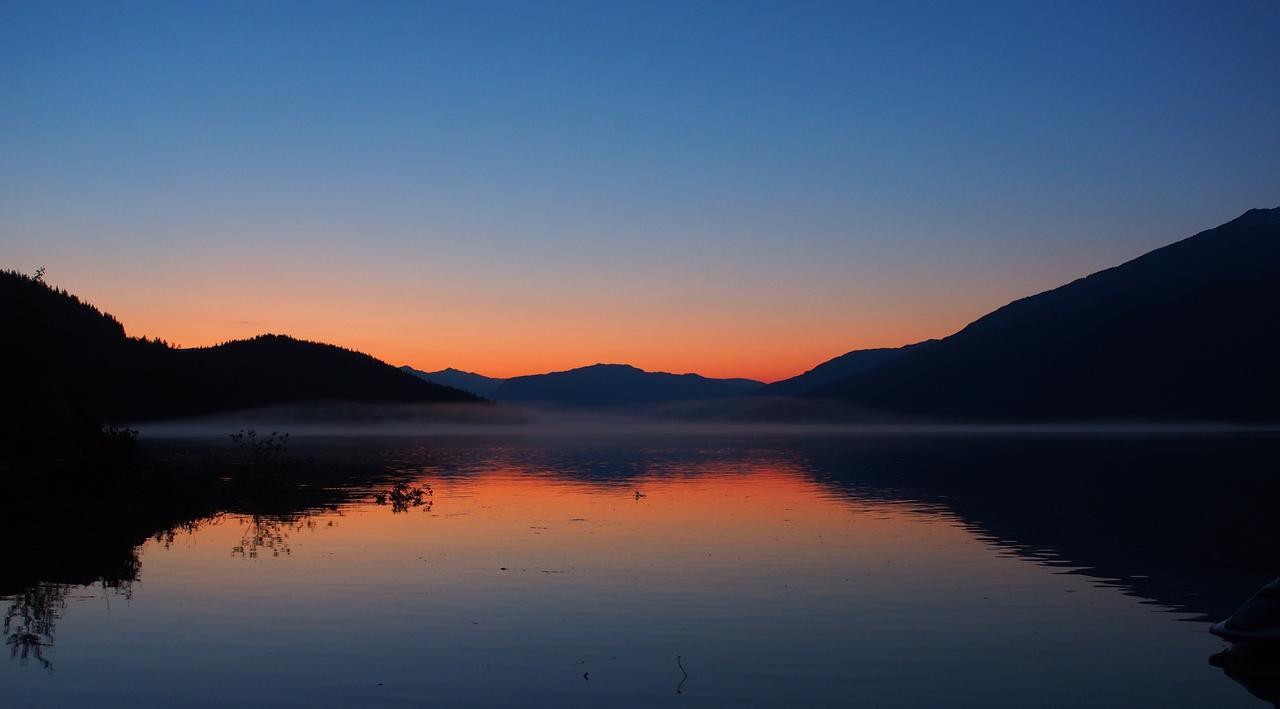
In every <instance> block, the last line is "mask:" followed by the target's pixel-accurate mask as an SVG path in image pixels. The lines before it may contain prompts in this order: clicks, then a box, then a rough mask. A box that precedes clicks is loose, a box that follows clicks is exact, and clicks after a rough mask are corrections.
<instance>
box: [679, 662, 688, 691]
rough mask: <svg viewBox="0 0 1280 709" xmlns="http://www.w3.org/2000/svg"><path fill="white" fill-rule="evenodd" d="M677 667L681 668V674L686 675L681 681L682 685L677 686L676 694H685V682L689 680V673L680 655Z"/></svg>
mask: <svg viewBox="0 0 1280 709" xmlns="http://www.w3.org/2000/svg"><path fill="white" fill-rule="evenodd" d="M676 667H679V668H680V673H681V674H683V675H684V677H682V678H681V679H680V684H677V685H676V694H683V693H684V683H685V681H687V680H688V679H689V673H688V672H686V671H685V669H684V663H682V662H680V656H679V655H676Z"/></svg>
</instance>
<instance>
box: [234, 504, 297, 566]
mask: <svg viewBox="0 0 1280 709" xmlns="http://www.w3.org/2000/svg"><path fill="white" fill-rule="evenodd" d="M240 524H241V526H243V527H244V531H243V532H242V533H241V535H240V543H239V544H237V545H236V546H234V547H232V548H231V555H232V556H239V557H242V558H246V559H256V558H258V556H259V555H261V554H263V553H266V552H270V554H271V556H280V555H281V554H283V555H285V556H289V555H290V554H291V553H293V552H292V549H291V548H290V547H289V535H290V534H292V533H294V532H301V531H302V530H304V529H306V530H314V529H315V528H316V521H315V519H314V518H313V517H312V516H311V515H309V514H301V515H289V516H285V517H273V516H266V515H251V516H249V517H241V518H240Z"/></svg>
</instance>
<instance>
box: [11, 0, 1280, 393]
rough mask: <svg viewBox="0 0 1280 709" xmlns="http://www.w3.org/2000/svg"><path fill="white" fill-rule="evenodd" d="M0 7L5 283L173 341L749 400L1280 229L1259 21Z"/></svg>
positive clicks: (421, 7)
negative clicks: (707, 389) (1209, 236)
mask: <svg viewBox="0 0 1280 709" xmlns="http://www.w3.org/2000/svg"><path fill="white" fill-rule="evenodd" d="M0 7H2V8H3V9H2V10H0V156H3V157H2V158H0V261H3V262H4V263H3V265H5V266H9V267H17V268H20V269H23V270H31V269H33V268H34V267H35V266H36V265H39V264H44V265H46V266H48V267H49V273H50V277H51V279H52V280H54V281H55V282H57V283H58V284H59V285H63V286H66V287H68V288H70V289H72V290H73V291H76V292H80V293H83V294H85V295H86V296H88V297H90V298H92V299H94V300H95V302H101V304H102V305H103V306H104V307H106V308H107V309H108V310H111V311H112V312H115V313H116V314H117V315H119V316H120V317H121V318H122V320H124V322H125V323H126V326H128V327H129V328H130V330H131V331H134V332H137V333H138V334H148V335H159V336H164V337H167V338H169V339H176V340H178V341H180V342H183V343H184V344H193V345H194V344H205V343H207V342H209V341H217V340H221V339H227V338H229V337H235V336H242V335H245V334H252V333H251V332H250V330H253V329H254V328H268V329H272V330H275V331H287V332H296V333H298V334H302V335H304V336H312V337H315V338H317V339H327V340H331V341H338V342H340V343H341V344H347V345H349V346H355V347H359V348H361V349H366V350H369V351H371V352H373V353H374V354H377V355H380V356H384V357H386V358H388V359H396V360H412V361H410V363H412V364H415V365H418V366H422V367H424V368H434V367H436V366H445V365H453V366H459V367H468V368H471V369H481V370H484V369H488V370H490V371H492V372H493V373H505V374H511V373H517V372H521V371H536V370H538V369H543V368H548V367H553V366H561V367H563V366H573V365H576V364H582V363H588V362H589V361H596V360H600V359H627V360H638V361H635V363H636V364H638V365H641V366H645V365H649V366H651V367H660V368H671V369H680V370H682V371H683V370H694V371H710V372H713V373H718V374H743V375H749V376H752V375H754V376H761V377H766V378H768V377H772V376H782V375H784V374H785V373H787V372H789V371H790V370H792V369H796V368H797V367H799V368H800V369H803V368H806V367H807V366H811V365H812V364H813V363H816V361H818V360H820V359H824V358H826V357H829V356H832V355H835V354H838V353H839V352H842V351H845V350H847V349H851V348H853V347H857V346H874V345H886V344H901V343H902V342H905V341H908V340H911V339H919V338H921V337H927V336H938V335H945V334H948V333H949V332H951V331H954V330H955V329H957V328H958V327H959V326H962V325H963V324H964V323H965V322H967V321H968V320H971V319H972V318H974V317H977V316H978V315H981V314H982V313H983V312H985V311H986V310H989V309H991V308H992V307H996V306H998V305H1000V304H1002V303H1004V302H1007V301H1008V300H1010V299H1012V298H1016V297H1018V296H1021V295H1025V294H1026V293H1028V292H1033V291H1037V290H1043V289H1046V288H1049V287H1052V286H1055V285H1058V284H1060V283H1061V282H1063V281H1065V280H1070V279H1071V278H1074V277H1076V276H1079V275H1083V274H1084V273H1087V272H1089V271H1091V270H1096V269H1097V268H1100V267H1105V266H1108V265H1112V264H1113V263H1115V262H1117V261H1120V260H1124V259H1127V258H1130V257H1132V256H1136V255H1138V254H1140V253H1142V252H1143V251H1145V250H1148V249H1150V248H1153V247H1155V246H1159V245H1162V244H1164V243H1168V242H1169V241H1172V240H1175V239H1178V238H1181V237H1184V236H1189V235H1190V234H1192V233H1194V232H1196V231H1198V230H1201V229H1204V228H1208V227H1211V226H1214V225H1216V224H1218V223H1220V222H1223V221H1226V220H1228V219H1230V218H1233V217H1235V216H1237V215H1238V214H1239V213H1240V212H1242V211H1244V210H1245V209H1247V208H1250V207H1258V206H1277V205H1280V130H1278V129H1277V126H1280V42H1277V41H1276V37H1277V36H1278V34H1277V32H1278V30H1280V4H1278V3H1274V2H1241V3H1208V2H1206V3H1176V2H1160V3H1134V4H1131V3H1048V2H1012V3H983V4H978V3H974V4H972V5H970V6H967V7H964V6H961V4H959V3H866V4H860V3H851V2H846V3H820V4H807V3H736V2H735V3H691V2H680V3H657V2H645V3H631V4H624V3H567V2H555V3H532V2H530V3H510V4H507V3H475V2H469V3H456V4H453V3H406V4H395V3H314V2H309V3H297V4H290V3H276V2H272V3H261V2H259V3H244V4H237V3H229V2H228V3H222V2H220V3H173V2H169V3H154V4H128V3H122V4H120V6H115V4H110V3H92V4H90V3H86V4H64V3H55V2H50V3H16V2H6V3H4V4H3V5H0ZM374 311H376V312H374ZM243 323H253V325H245V324H243ZM344 323H345V324H344ZM623 324H625V326H623ZM769 332H773V333H775V336H774V337H772V338H770V337H768V336H767V335H765V334H764V333H769ZM504 334H505V336H504ZM655 339H656V340H665V341H666V345H665V346H661V347H659V346H656V345H654V344H653V341H654V340H655ZM735 358H736V359H735ZM815 358H816V359H815ZM801 364H804V365H805V366H800V365H801ZM735 367H736V368H735Z"/></svg>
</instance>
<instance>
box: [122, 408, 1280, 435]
mask: <svg viewBox="0 0 1280 709" xmlns="http://www.w3.org/2000/svg"><path fill="white" fill-rule="evenodd" d="M709 405H714V406H716V407H720V408H719V409H718V410H716V411H711V412H708V411H707V409H706V408H705V407H707V406H709ZM724 406H725V404H724V402H723V401H717V402H710V403H698V402H686V403H684V404H677V405H668V406H665V407H638V406H637V407H612V408H600V409H587V408H581V407H552V406H538V405H512V404H491V405H487V406H484V407H477V406H475V405H470V404H467V405H460V404H373V403H368V404H365V403H361V404H354V403H338V404H323V403H322V404H296V405H289V406H274V407H268V408H262V409H254V410H249V411H240V412H231V413H226V414H217V415H211V416H202V417H193V418H187V419H175V420H166V421H151V422H143V423H140V424H135V425H134V426H135V428H137V429H138V430H139V431H140V432H141V433H142V434H143V435H144V436H145V437H147V438H158V439H163V438H216V437H218V436H223V435H227V434H229V433H234V432H235V431H237V430H241V429H249V428H254V429H262V430H273V431H281V432H289V433H290V434H291V435H294V436H299V437H325V436H339V437H342V436H359V437H382V436H433V435H434V436H449V435H480V436H494V435H507V436H539V437H540V436H553V437H564V436H571V437H572V436H624V437H625V436H646V435H657V436H668V437H682V436H687V437H700V436H734V435H741V436H805V435H811V436H885V435H920V434H963V435H992V434H1019V433H1020V434H1027V435H1036V434H1054V433H1059V434H1126V433H1128V434H1134V433H1147V434H1157V433H1169V434H1176V433H1224V434H1225V433H1248V432H1259V433H1262V432H1280V424H1274V423H1238V422H1215V421H1205V422H1174V423H1169V422H1159V421H1154V422H1153V421H1141V420H1134V421H1126V420H1107V421H1078V422H1073V421H1061V422H1046V423H941V422H938V421H936V420H926V419H910V418H905V417H900V418H897V419H893V420H889V421H885V420H884V417H883V416H881V417H879V418H877V419H870V420H851V421H840V420H836V421H822V420H817V421H811V420H805V419H794V418H792V419H787V418H779V417H773V418H768V417H757V418H745V419H744V418H742V417H732V416H724V415H716V414H723V413H724V411H725V409H724ZM731 406H732V404H731ZM864 418H865V417H864Z"/></svg>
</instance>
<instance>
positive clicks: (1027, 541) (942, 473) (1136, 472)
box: [805, 435, 1280, 619]
mask: <svg viewBox="0 0 1280 709" xmlns="http://www.w3.org/2000/svg"><path fill="white" fill-rule="evenodd" d="M805 452H806V454H807V455H808V456H809V464H808V465H809V468H810V474H811V475H812V476H813V477H814V478H815V479H817V480H819V481H821V482H822V483H823V484H825V485H828V486H830V487H831V488H832V489H834V490H839V491H841V492H842V493H843V494H846V495H849V496H851V497H856V498H868V497H870V498H877V497H879V498H885V499H894V500H916V501H920V502H927V503H931V504H937V505H942V506H944V507H945V508H947V509H949V510H951V511H952V512H954V513H955V514H956V515H957V516H958V517H959V518H960V519H961V520H962V521H963V522H965V523H966V524H967V525H969V526H970V527H971V528H972V529H973V530H974V531H975V532H977V533H978V534H979V535H981V536H984V537H986V538H987V539H989V540H991V541H992V542H993V543H996V544H999V545H1001V546H1004V547H1007V548H1009V549H1010V550H1012V551H1014V552H1016V553H1017V554H1019V555H1022V556H1025V557H1027V558H1029V559H1033V560H1035V561H1037V562H1040V563H1045V564H1050V565H1054V566H1062V567H1064V568H1071V569H1073V570H1074V571H1073V573H1082V574H1085V575H1088V576H1091V577H1094V578H1097V579H1099V580H1100V581H1103V582H1106V583H1110V584H1115V585H1116V586H1118V587H1120V588H1122V589H1124V590H1125V591H1126V592H1129V593H1132V594H1134V595H1137V596H1140V597H1143V598H1147V599H1150V600H1152V601H1155V602H1157V603H1159V604H1161V605H1163V606H1167V607H1169V608H1173V609H1177V610H1180V611H1185V612H1188V613H1194V614H1197V615H1199V616H1203V617H1206V618H1214V619H1221V618H1222V617H1225V616H1226V615H1228V614H1230V613H1231V612H1232V611H1233V610H1234V609H1235V608H1236V607H1237V606H1238V605H1239V604H1240V603H1241V602H1242V601H1243V600H1244V599H1245V598H1248V597H1249V596H1250V595H1251V594H1252V593H1253V592H1254V591H1255V590H1257V588H1258V587H1259V586H1261V585H1262V584H1263V583H1265V582H1266V581H1268V580H1270V579H1272V578H1275V577H1276V576H1277V575H1280V547H1277V545H1276V540H1277V539H1280V515H1276V514H1274V510H1275V505H1276V503H1277V501H1278V500H1280V479H1278V478H1276V476H1275V475H1274V471H1273V462H1274V461H1275V460H1276V459H1277V456H1278V455H1280V438H1277V437H1275V436H1257V437H1249V436H1226V435H1224V436H1214V435H1202V436H1194V435H1191V436H1188V435H1182V436H1175V435H1163V436H1162V435H1152V436H1147V437H1135V436H1105V435H1059V436H1025V435H1024V436H996V435H992V436H981V435H979V436H940V437H927V438H921V437H918V436H904V437H901V438H896V439H895V438H878V439H870V438H868V439H863V440H861V441H855V442H850V443H838V444H837V443H826V444H822V443H819V444H816V445H812V446H808V447H806V448H805Z"/></svg>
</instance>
